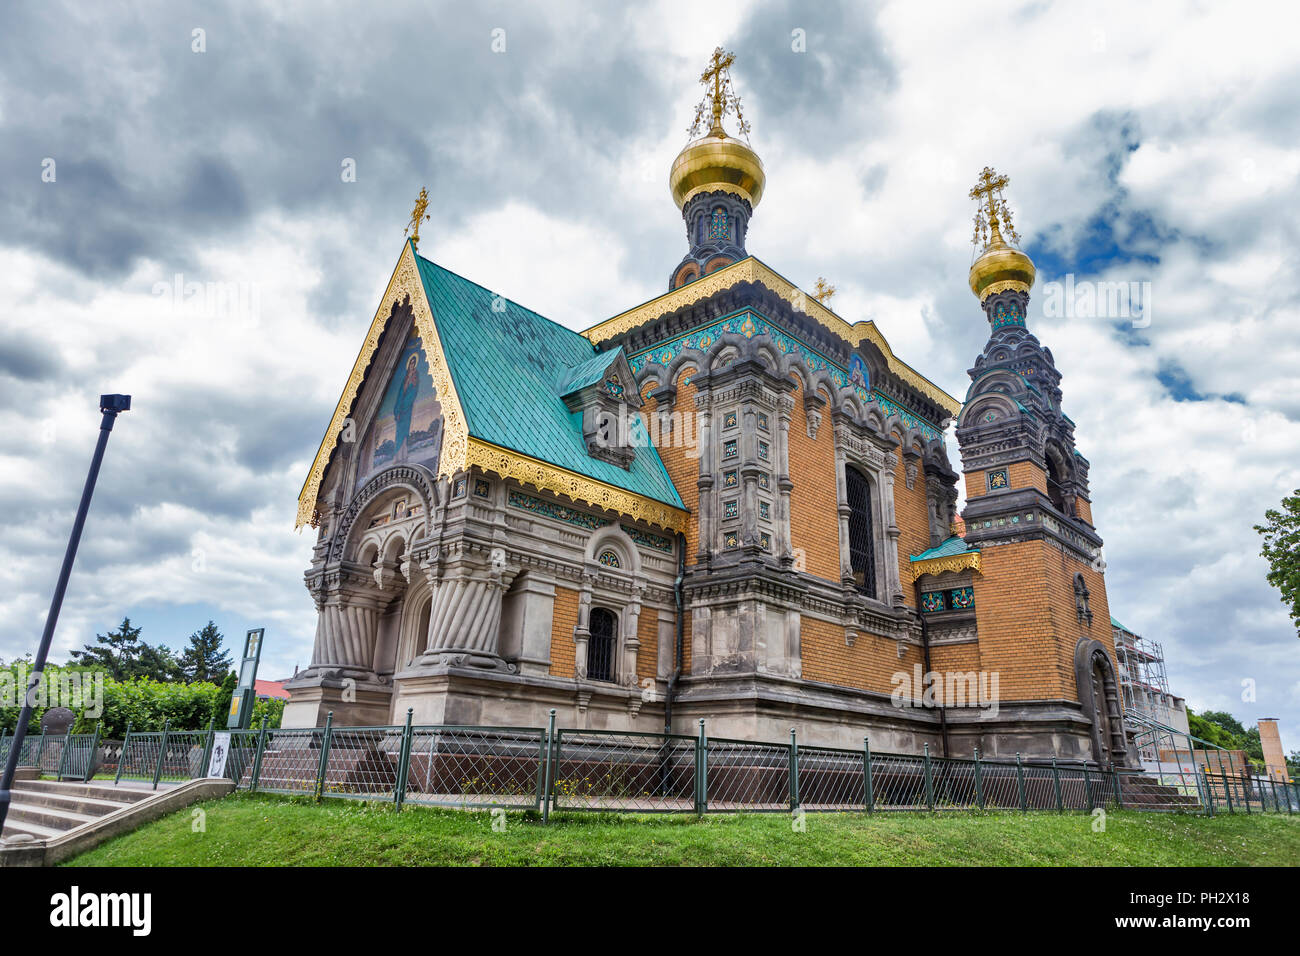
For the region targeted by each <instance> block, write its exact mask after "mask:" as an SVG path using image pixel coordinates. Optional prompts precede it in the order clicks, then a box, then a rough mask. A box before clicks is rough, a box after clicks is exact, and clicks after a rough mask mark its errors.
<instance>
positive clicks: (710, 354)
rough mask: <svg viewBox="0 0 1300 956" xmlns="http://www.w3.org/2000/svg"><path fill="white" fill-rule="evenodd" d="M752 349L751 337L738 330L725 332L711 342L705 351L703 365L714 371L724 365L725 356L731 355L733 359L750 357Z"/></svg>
mask: <svg viewBox="0 0 1300 956" xmlns="http://www.w3.org/2000/svg"><path fill="white" fill-rule="evenodd" d="M750 351H751V340H750V339H747V338H745V337H744V336H743V335H741V334H739V333H738V332H723V333H722V334H721V335H719V336H718V337H717V338H716V339H714V340H713V341H712V342H711V343H709V347H708V349H706V350H705V352H704V362H703V367H704V368H707V369H708V370H709V371H710V372H712V371H714V370H716V369H718V368H721V367H723V366H722V364H721V363H722V360H723V359H724V358H726V357H730V358H732V359H733V360H734V359H738V358H748V357H749V354H750ZM732 353H734V354H732Z"/></svg>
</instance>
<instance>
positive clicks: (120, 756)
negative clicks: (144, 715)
mask: <svg viewBox="0 0 1300 956" xmlns="http://www.w3.org/2000/svg"><path fill="white" fill-rule="evenodd" d="M130 742H131V721H129V720H128V721H127V722H126V736H125V737H123V738H122V752H121V753H120V754H118V755H117V776H116V777H114V778H113V786H115V787H116V786H117V785H118V784H119V783H121V782H122V764H124V763H126V748H127V745H128V744H129V743H130Z"/></svg>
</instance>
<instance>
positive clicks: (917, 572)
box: [912, 551, 980, 581]
mask: <svg viewBox="0 0 1300 956" xmlns="http://www.w3.org/2000/svg"><path fill="white" fill-rule="evenodd" d="M967 568H970V569H971V570H972V571H979V569H980V553H979V552H978V551H967V552H965V553H964V554H947V555H944V556H943V557H940V558H926V559H925V560H924V561H913V562H912V580H913V581H915V580H916V579H917V578H919V577H920V576H921V575H923V574H943V572H945V571H965V570H966V569H967Z"/></svg>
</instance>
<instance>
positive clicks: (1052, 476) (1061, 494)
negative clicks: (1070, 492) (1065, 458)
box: [1047, 454, 1069, 515]
mask: <svg viewBox="0 0 1300 956" xmlns="http://www.w3.org/2000/svg"><path fill="white" fill-rule="evenodd" d="M1047 497H1048V498H1050V499H1051V502H1052V507H1054V508H1055V509H1056V510H1057V511H1059V512H1061V514H1067V515H1068V514H1069V512H1068V511H1067V510H1066V509H1065V488H1064V486H1063V483H1062V475H1061V468H1060V466H1059V465H1058V464H1057V463H1056V458H1055V456H1054V455H1051V454H1049V455H1048V456H1047Z"/></svg>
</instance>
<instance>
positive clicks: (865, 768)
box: [862, 737, 876, 813]
mask: <svg viewBox="0 0 1300 956" xmlns="http://www.w3.org/2000/svg"><path fill="white" fill-rule="evenodd" d="M862 782H863V794H862V796H863V799H864V800H865V801H866V804H867V812H868V813H871V812H873V811H874V810H875V806H874V804H875V802H876V795H875V794H874V793H872V788H871V740H870V739H869V738H867V737H863V738H862Z"/></svg>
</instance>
